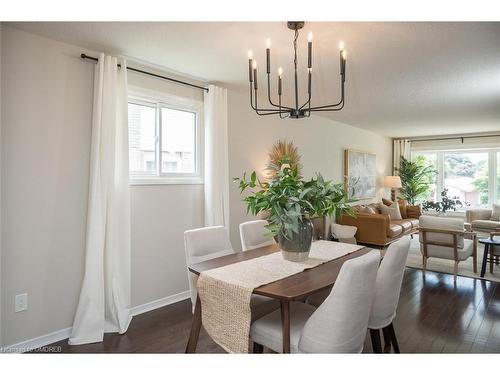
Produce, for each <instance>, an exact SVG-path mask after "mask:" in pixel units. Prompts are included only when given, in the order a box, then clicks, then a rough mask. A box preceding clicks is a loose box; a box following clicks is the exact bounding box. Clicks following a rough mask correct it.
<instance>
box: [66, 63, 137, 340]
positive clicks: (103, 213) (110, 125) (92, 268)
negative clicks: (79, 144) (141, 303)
mask: <svg viewBox="0 0 500 375" xmlns="http://www.w3.org/2000/svg"><path fill="white" fill-rule="evenodd" d="M118 63H119V64H120V65H121V69H119V68H118V67H117V64H118ZM127 117H128V116H127V69H126V62H125V61H123V60H120V61H118V60H117V58H116V57H111V56H104V54H101V55H100V56H99V61H98V63H97V65H96V68H95V79H94V104H93V114H92V143H91V161H90V182H89V198H88V212H87V232H86V254H85V257H86V258H85V274H84V279H83V283H82V290H81V292H80V300H79V302H78V308H77V311H76V315H75V319H74V323H73V331H72V333H71V337H70V340H69V343H70V344H72V345H78V344H86V343H91V342H98V341H102V339H103V335H104V333H105V332H119V333H124V332H125V331H126V330H127V328H128V325H129V323H130V319H131V317H130V190H129V181H128V173H129V171H128V169H129V168H128V119H127Z"/></svg>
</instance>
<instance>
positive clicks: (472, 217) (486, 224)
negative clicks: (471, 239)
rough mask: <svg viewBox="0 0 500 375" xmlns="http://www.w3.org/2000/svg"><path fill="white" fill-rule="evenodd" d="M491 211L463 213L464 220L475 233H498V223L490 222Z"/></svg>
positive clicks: (499, 222) (499, 226) (479, 210)
mask: <svg viewBox="0 0 500 375" xmlns="http://www.w3.org/2000/svg"><path fill="white" fill-rule="evenodd" d="M492 213H493V211H492V210H487V209H473V210H467V211H466V212H465V216H466V220H467V222H468V223H470V224H471V226H472V230H473V231H476V232H486V233H491V232H498V231H500V221H497V220H492V219H491V214H492Z"/></svg>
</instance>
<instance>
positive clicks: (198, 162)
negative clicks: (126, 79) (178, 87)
mask: <svg viewBox="0 0 500 375" xmlns="http://www.w3.org/2000/svg"><path fill="white" fill-rule="evenodd" d="M128 102H129V103H132V104H137V105H144V106H148V107H151V108H155V109H156V123H155V129H156V140H155V161H156V168H155V169H156V170H155V171H154V172H144V171H130V178H129V183H130V185H169V184H173V185H190V184H201V183H203V178H204V168H203V167H204V165H203V157H202V155H203V153H204V147H203V142H204V128H203V102H202V101H199V100H196V99H191V98H184V97H179V96H175V95H171V94H167V93H164V92H159V91H154V90H149V89H143V88H139V87H130V86H129V91H128ZM163 108H166V109H172V110H177V111H184V112H190V113H193V114H194V116H195V124H194V125H195V132H194V133H195V134H194V137H195V139H194V143H195V145H194V146H195V147H194V148H195V151H194V153H195V155H194V164H195V171H194V172H192V173H169V172H163V171H162V155H163V154H162V151H161V150H162V144H161V142H162V138H163V137H162V128H161V114H162V109H163ZM152 180H157V181H156V182H153V181H152Z"/></svg>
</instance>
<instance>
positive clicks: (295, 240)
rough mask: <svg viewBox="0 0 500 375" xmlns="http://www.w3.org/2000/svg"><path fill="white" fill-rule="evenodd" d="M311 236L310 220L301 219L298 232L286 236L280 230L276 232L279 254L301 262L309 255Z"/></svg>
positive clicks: (311, 226)
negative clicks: (288, 236)
mask: <svg viewBox="0 0 500 375" xmlns="http://www.w3.org/2000/svg"><path fill="white" fill-rule="evenodd" d="M312 238H313V225H312V223H311V221H310V220H308V219H302V222H301V223H299V233H297V234H293V235H292V236H291V237H290V238H286V237H285V236H284V235H283V234H282V233H281V232H280V233H279V234H278V243H279V245H280V248H281V255H282V256H283V258H284V259H286V260H289V261H292V262H303V261H304V260H306V259H307V258H308V257H309V250H311V243H312Z"/></svg>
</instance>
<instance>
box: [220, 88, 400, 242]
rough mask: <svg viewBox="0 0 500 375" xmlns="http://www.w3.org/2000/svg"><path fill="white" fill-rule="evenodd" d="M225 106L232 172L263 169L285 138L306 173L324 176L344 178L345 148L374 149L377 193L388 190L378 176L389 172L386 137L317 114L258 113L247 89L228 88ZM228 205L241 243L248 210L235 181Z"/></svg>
mask: <svg viewBox="0 0 500 375" xmlns="http://www.w3.org/2000/svg"><path fill="white" fill-rule="evenodd" d="M262 102H263V101H262ZM228 107H229V175H230V177H231V178H232V177H240V176H242V175H243V172H244V171H249V170H256V171H257V172H258V173H259V172H260V173H261V174H263V173H264V169H265V165H266V162H267V153H268V151H269V149H270V148H271V146H272V144H273V143H274V142H275V141H276V140H278V139H283V138H286V139H288V140H291V141H293V142H294V144H295V145H296V146H297V147H298V149H299V153H300V154H301V156H302V164H303V174H304V177H306V178H310V177H313V176H314V174H315V173H316V172H320V173H321V174H322V175H323V176H324V177H325V178H327V179H331V180H333V181H334V182H342V181H343V180H342V178H343V151H344V149H346V148H353V149H357V150H363V151H368V152H372V153H376V154H377V172H378V174H379V178H378V192H377V198H378V199H381V197H382V195H383V194H384V193H387V192H386V191H385V190H384V188H383V181H382V180H383V178H382V177H383V176H385V175H387V174H390V170H391V158H392V142H391V140H390V139H389V138H387V137H382V136H379V135H377V134H374V133H372V132H369V131H366V130H363V129H359V128H355V127H352V126H349V125H345V124H341V123H337V122H334V121H331V120H328V119H325V118H322V117H319V116H311V117H310V118H308V119H300V120H297V119H286V120H280V119H277V118H273V117H271V116H258V115H257V114H255V112H253V111H252V110H251V108H250V104H249V99H248V94H247V93H240V92H236V91H230V92H229V94H228ZM230 209H231V212H230V218H231V242H232V244H233V246H234V247H237V248H241V246H240V240H239V232H238V225H239V224H240V223H241V222H243V221H245V220H249V219H250V217H248V216H247V215H246V209H245V206H244V204H243V203H242V202H241V196H240V193H239V189H238V188H237V186H236V185H235V184H234V183H231V186H230Z"/></svg>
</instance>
